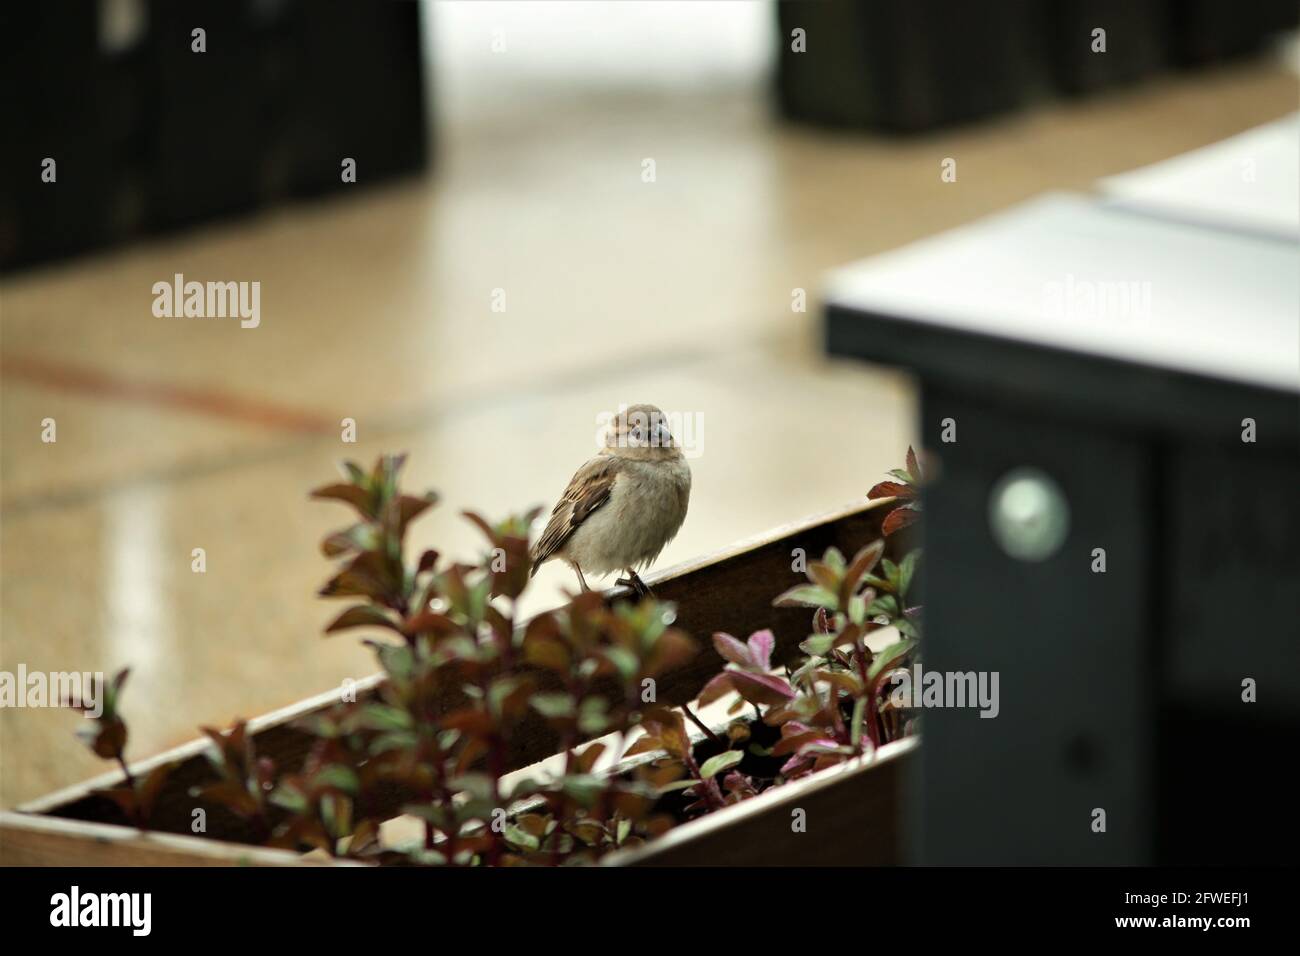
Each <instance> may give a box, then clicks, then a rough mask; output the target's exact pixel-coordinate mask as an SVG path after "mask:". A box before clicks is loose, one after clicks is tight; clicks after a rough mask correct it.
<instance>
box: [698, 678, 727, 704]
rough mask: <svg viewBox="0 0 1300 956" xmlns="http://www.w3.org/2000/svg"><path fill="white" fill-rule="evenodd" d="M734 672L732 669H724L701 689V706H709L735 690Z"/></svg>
mask: <svg viewBox="0 0 1300 956" xmlns="http://www.w3.org/2000/svg"><path fill="white" fill-rule="evenodd" d="M732 674H733V672H732V671H723V672H722V673H721V674H718V675H717V676H716V677H714V678H713V679H712V680H711V681H709V682H708V683H707V684H705V685H704V689H703V690H702V691H700V706H701V707H707V706H708V705H709V704H711V703H713V702H714V701H715V700H721V699H722V698H723V697H725V696H726V695H727V694H728V693H730V692H731V691H733V690H735V687H734V686H733V685H732V683H731V677H732Z"/></svg>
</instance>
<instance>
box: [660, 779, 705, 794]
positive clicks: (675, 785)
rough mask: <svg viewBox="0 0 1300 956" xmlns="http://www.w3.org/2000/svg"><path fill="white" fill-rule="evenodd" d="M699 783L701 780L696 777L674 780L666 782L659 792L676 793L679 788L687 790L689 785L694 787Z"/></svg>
mask: <svg viewBox="0 0 1300 956" xmlns="http://www.w3.org/2000/svg"><path fill="white" fill-rule="evenodd" d="M697 783H699V781H698V780H696V779H695V778H694V777H687V778H686V779H685V780H674V781H673V782H672V783H665V784H664V785H663V786H661V787H660V788H659V792H660V793H661V794H664V793H674V792H676V791H678V790H685V789H686V788H687V787H693V786H695V785H696V784H697Z"/></svg>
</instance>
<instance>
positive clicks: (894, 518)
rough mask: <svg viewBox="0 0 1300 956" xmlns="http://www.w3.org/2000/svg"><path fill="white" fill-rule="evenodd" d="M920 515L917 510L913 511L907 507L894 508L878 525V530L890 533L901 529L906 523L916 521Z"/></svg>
mask: <svg viewBox="0 0 1300 956" xmlns="http://www.w3.org/2000/svg"><path fill="white" fill-rule="evenodd" d="M920 517H921V513H920V512H919V511H914V510H913V509H911V508H908V507H902V508H895V509H894V510H893V511H891V512H890V513H889V515H888V516H887V517H886V518H885V520H884V521H883V522H882V523H881V525H880V532H881V534H884V535H891V534H893V533H894V532H896V531H901V530H902V529H903V528H906V527H907V526H908V525H910V524H912V523H913V522H914V521H917V520H918V519H919V518H920Z"/></svg>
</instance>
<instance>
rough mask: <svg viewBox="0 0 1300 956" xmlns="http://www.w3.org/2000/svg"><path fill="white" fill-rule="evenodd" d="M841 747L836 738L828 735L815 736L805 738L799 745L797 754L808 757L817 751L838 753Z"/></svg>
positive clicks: (817, 752)
mask: <svg viewBox="0 0 1300 956" xmlns="http://www.w3.org/2000/svg"><path fill="white" fill-rule="evenodd" d="M842 749H843V744H841V743H840V742H839V741H838V740H834V739H832V738H830V737H815V738H813V739H812V740H805V741H804V742H803V743H801V744H800V745H799V756H801V757H810V756H812V755H813V754H819V753H839V752H840V751H841V750H842Z"/></svg>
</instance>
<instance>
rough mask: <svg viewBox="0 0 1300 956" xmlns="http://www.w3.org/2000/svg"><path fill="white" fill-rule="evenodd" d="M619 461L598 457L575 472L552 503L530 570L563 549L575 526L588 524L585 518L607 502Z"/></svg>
mask: <svg viewBox="0 0 1300 956" xmlns="http://www.w3.org/2000/svg"><path fill="white" fill-rule="evenodd" d="M618 465H619V460H618V459H617V458H614V457H613V456H610V455H601V456H598V457H596V458H593V459H591V461H589V462H587V463H586V464H585V465H583V466H582V467H581V468H579V469H578V470H577V472H576V473H575V474H574V476H573V478H572V479H571V480H570V481H569V487H567V488H565V489H564V494H563V495H561V496H560V500H559V501H557V502H556V503H555V508H554V510H552V511H551V520H550V521H548V522H546V530H545V531H543V532H542V536H541V537H540V538H538V539H537V543H536V544H534V545H533V553H532V559H533V570H532V573H533V574H536V573H537V568H538V566H539V565H540V564H541V563H542V562H543V561H546V560H547V559H548V558H551V557H552V556H554V554H555V553H556V552H557V551H559V550H560V549H561V548H562V547H564V543H565V542H566V541H568V540H569V538H570V537H571V536H572V535H573V532H574V531H576V530H577V528H578V525H580V524H582V523H583V522H584V521H586V520H587V516H588V515H590V514H591V513H592V512H593V511H595V510H596V509H597V508H599V507H600V506H601V505H603V504H604V503H605V502H607V501H608V500H609V494H610V491H611V490H612V489H613V487H614V480H615V479H616V478H617V477H618V470H619V469H618Z"/></svg>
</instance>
